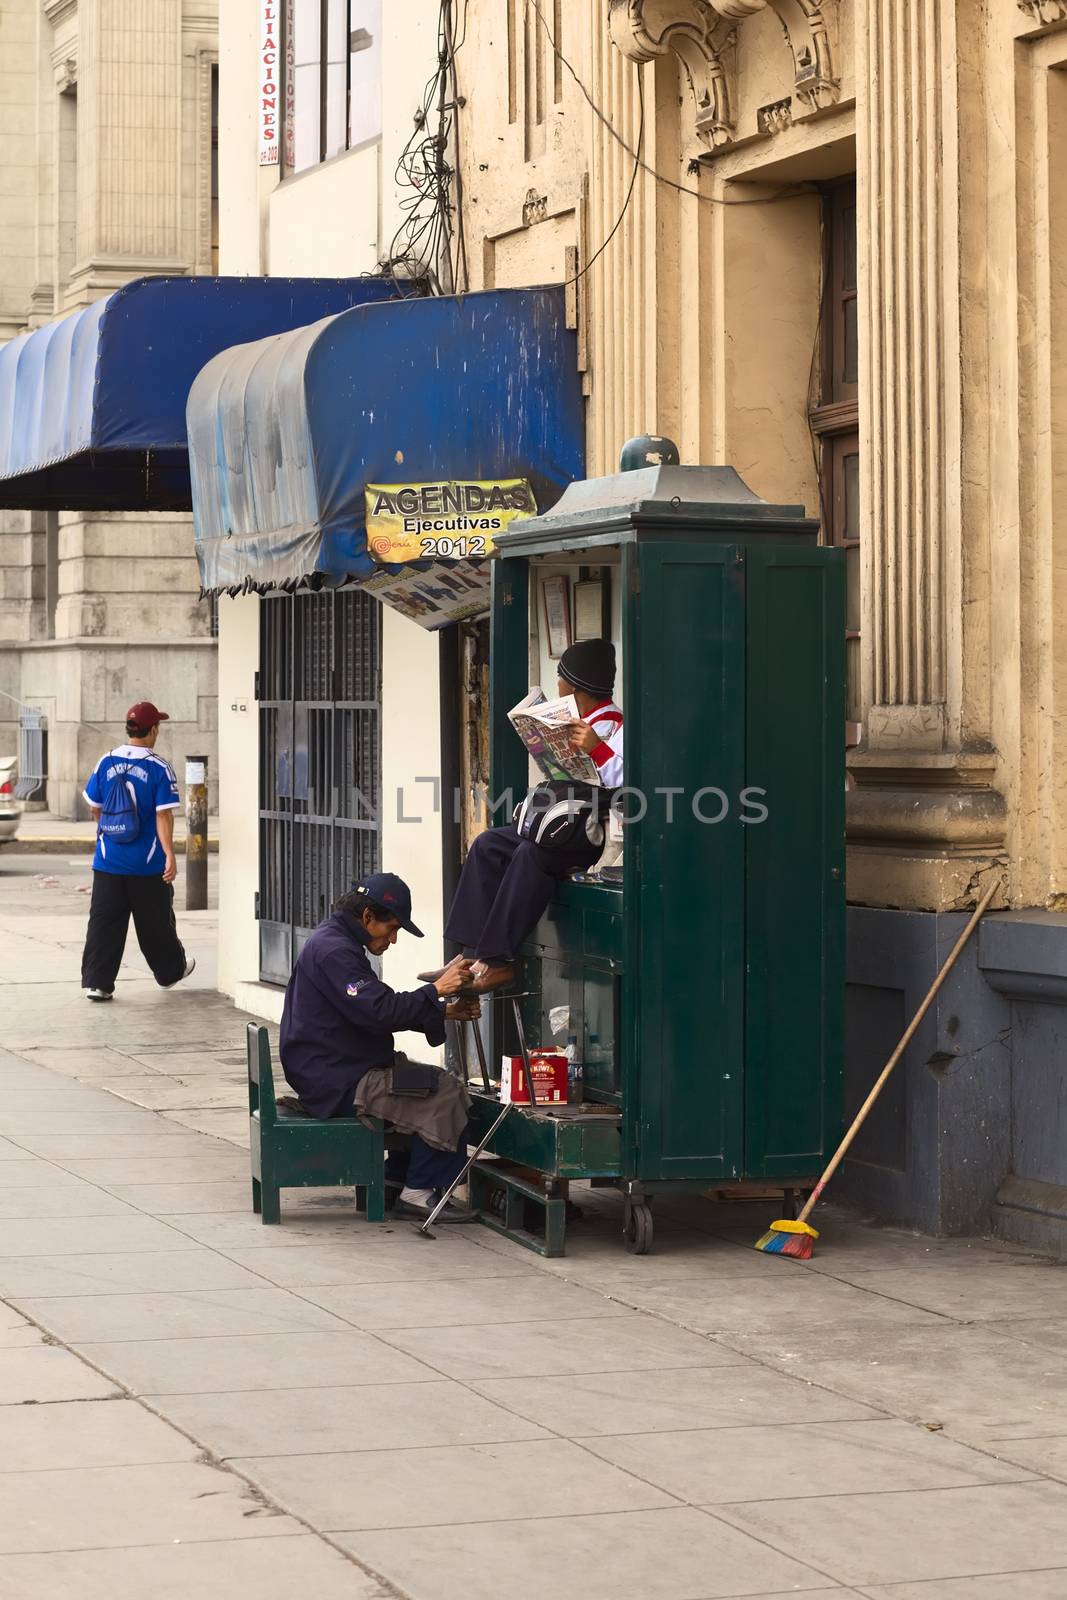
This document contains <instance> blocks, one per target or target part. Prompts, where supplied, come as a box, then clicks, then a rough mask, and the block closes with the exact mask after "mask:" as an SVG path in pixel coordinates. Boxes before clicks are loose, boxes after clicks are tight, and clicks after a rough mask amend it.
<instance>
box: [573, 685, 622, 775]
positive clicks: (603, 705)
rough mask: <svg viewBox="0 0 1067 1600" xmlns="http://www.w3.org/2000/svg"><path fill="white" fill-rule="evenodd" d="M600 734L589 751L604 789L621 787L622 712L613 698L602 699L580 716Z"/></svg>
mask: <svg viewBox="0 0 1067 1600" xmlns="http://www.w3.org/2000/svg"><path fill="white" fill-rule="evenodd" d="M582 721H583V722H587V723H588V724H589V726H590V727H591V728H592V729H593V730H594V731H595V732H596V733H598V734H599V735H600V743H599V744H595V745H594V746H593V748H592V750H591V751H590V755H591V756H592V758H593V760H594V762H595V763H596V766H597V769H598V771H599V773H600V781H601V783H602V784H603V785H604V787H605V789H620V788H621V787H622V712H621V711H620V710H619V708H618V706H617V705H616V704H615V702H614V701H613V700H602V701H601V702H600V704H599V705H598V706H594V707H593V709H592V711H587V712H586V714H585V716H584V717H583V718H582Z"/></svg>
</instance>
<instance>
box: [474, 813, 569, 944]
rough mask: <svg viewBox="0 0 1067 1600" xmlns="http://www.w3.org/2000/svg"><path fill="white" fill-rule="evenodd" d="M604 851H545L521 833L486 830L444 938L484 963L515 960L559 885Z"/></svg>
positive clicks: (509, 827)
mask: <svg viewBox="0 0 1067 1600" xmlns="http://www.w3.org/2000/svg"><path fill="white" fill-rule="evenodd" d="M599 855H600V847H599V846H596V845H590V844H582V845H578V846H575V848H574V849H573V850H567V851H562V850H560V851H557V850H542V848H541V846H540V845H536V844H531V843H530V841H529V840H528V839H520V838H519V833H518V829H517V828H515V827H513V826H512V824H511V823H508V824H507V826H506V827H503V828H487V829H486V830H485V832H484V833H480V834H479V835H478V837H477V838H476V839H475V841H474V843H473V844H472V845H471V847H470V849H469V851H468V852H467V859H466V861H465V862H464V863H463V872H462V874H461V876H460V880H459V886H458V888H457V889H456V895H455V899H454V900H453V901H452V908H451V910H450V911H449V913H448V922H447V923H446V924H445V938H446V939H451V940H453V941H454V942H455V943H456V944H460V945H462V946H463V948H464V950H465V951H466V953H467V954H468V955H473V956H477V957H478V959H479V960H481V961H489V962H497V963H505V962H511V961H513V960H514V959H515V957H516V956H517V955H518V953H519V949H520V947H521V946H522V943H523V941H524V940H525V939H526V938H527V937H528V936H529V935H530V934H531V933H532V932H533V930H534V928H535V927H536V926H537V924H538V922H539V921H540V920H541V918H542V917H543V916H544V914H545V912H546V911H547V909H548V903H549V901H550V900H551V899H552V895H553V892H554V890H555V887H556V883H557V882H558V880H559V879H560V878H565V877H566V876H567V874H568V873H570V872H575V871H578V870H579V869H580V868H583V867H591V866H592V865H593V862H594V861H595V860H596V859H597V857H598V856H599Z"/></svg>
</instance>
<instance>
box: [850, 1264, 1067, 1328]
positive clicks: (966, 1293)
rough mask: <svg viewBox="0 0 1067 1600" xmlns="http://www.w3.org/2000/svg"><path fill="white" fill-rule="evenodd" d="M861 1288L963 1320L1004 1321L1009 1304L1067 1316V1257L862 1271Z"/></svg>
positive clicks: (1024, 1314) (1018, 1311)
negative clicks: (1056, 1259) (1048, 1260)
mask: <svg viewBox="0 0 1067 1600" xmlns="http://www.w3.org/2000/svg"><path fill="white" fill-rule="evenodd" d="M852 1281H853V1283H854V1284H855V1285H856V1287H857V1288H859V1289H873V1290H874V1291H875V1292H876V1293H877V1294H879V1295H887V1296H889V1297H891V1298H892V1299H894V1300H897V1301H900V1302H903V1303H906V1304H908V1305H912V1306H918V1307H919V1308H920V1309H922V1310H924V1311H936V1312H938V1313H939V1315H941V1316H944V1317H954V1318H956V1319H957V1320H959V1321H961V1322H979V1321H983V1320H984V1321H990V1322H995V1321H999V1320H1000V1319H1001V1318H1002V1317H1003V1315H1004V1308H1005V1305H1010V1306H1011V1309H1012V1320H1013V1321H1014V1320H1015V1318H1016V1317H1018V1318H1039V1317H1040V1318H1067V1263H1060V1262H1037V1263H1035V1262H1033V1261H1032V1260H1031V1261H1028V1262H1019V1261H1016V1262H1006V1263H1004V1264H998V1265H996V1266H964V1267H923V1268H920V1269H917V1270H916V1269H898V1270H894V1271H879V1272H872V1273H861V1274H858V1275H857V1276H856V1277H855V1278H854V1279H853V1280H852Z"/></svg>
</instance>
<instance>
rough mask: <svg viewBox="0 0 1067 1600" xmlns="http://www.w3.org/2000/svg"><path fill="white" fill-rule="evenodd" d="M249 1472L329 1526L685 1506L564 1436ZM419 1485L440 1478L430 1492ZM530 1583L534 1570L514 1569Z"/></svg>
mask: <svg viewBox="0 0 1067 1600" xmlns="http://www.w3.org/2000/svg"><path fill="white" fill-rule="evenodd" d="M237 1465H238V1468H239V1470H240V1471H241V1473H242V1474H243V1475H244V1476H245V1477H248V1478H251V1480H252V1482H253V1483H255V1484H258V1486H259V1487H260V1488H261V1489H262V1490H263V1491H264V1492H265V1493H266V1494H267V1495H269V1496H270V1498H271V1499H272V1500H273V1501H274V1502H275V1503H276V1504H278V1505H281V1506H284V1507H285V1508H286V1509H287V1510H288V1511H291V1512H293V1513H294V1514H295V1515H296V1516H299V1517H302V1518H304V1519H305V1520H306V1521H307V1522H310V1524H311V1525H312V1527H315V1528H321V1529H323V1530H325V1531H328V1532H329V1531H334V1530H339V1529H346V1530H352V1531H354V1530H357V1529H366V1528H419V1527H434V1526H445V1527H447V1526H449V1525H450V1524H452V1523H456V1522H469V1521H471V1520H472V1519H477V1520H478V1521H480V1522H500V1521H508V1520H511V1519H514V1518H516V1517H520V1518H523V1519H524V1518H526V1517H534V1518H538V1517H565V1516H587V1515H590V1514H592V1513H595V1512H603V1511H641V1510H650V1509H652V1508H654V1507H658V1506H672V1505H676V1504H677V1501H676V1500H673V1499H672V1498H671V1496H670V1495H668V1494H664V1493H663V1492H662V1490H660V1489H657V1488H654V1487H653V1486H652V1485H650V1484H649V1483H647V1482H645V1483H642V1482H641V1481H640V1480H639V1479H638V1478H636V1477H634V1476H633V1475H631V1474H630V1473H628V1472H620V1471H619V1470H618V1468H616V1467H612V1466H610V1465H608V1464H607V1463H606V1462H603V1461H598V1460H597V1459H596V1458H595V1457H592V1456H590V1455H589V1453H588V1452H587V1451H585V1450H583V1449H582V1448H581V1447H580V1446H579V1445H575V1444H570V1443H568V1442H566V1441H565V1440H562V1439H537V1440H533V1441H523V1442H520V1443H515V1444H480V1445H454V1446H451V1447H447V1446H446V1447H443V1448H438V1449H430V1450H372V1451H364V1452H359V1451H354V1452H353V1451H349V1452H344V1453H333V1454H329V1455H314V1456H271V1457H264V1458H260V1459H253V1460H249V1461H241V1462H238V1463H237ZM413 1484H432V1485H433V1491H432V1493H431V1494H430V1496H429V1497H428V1499H423V1497H422V1496H421V1495H419V1494H417V1493H416V1494H413V1493H412V1486H413ZM515 1579H516V1582H517V1583H518V1584H519V1585H520V1586H521V1587H522V1588H525V1587H526V1583H525V1575H524V1574H523V1573H521V1572H516V1573H515Z"/></svg>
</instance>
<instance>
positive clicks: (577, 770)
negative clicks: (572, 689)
mask: <svg viewBox="0 0 1067 1600" xmlns="http://www.w3.org/2000/svg"><path fill="white" fill-rule="evenodd" d="M508 721H509V722H510V723H511V726H512V727H513V728H514V729H515V732H516V733H517V734H518V736H519V738H520V739H521V740H522V742H523V744H524V745H525V746H526V749H527V750H528V751H529V753H530V756H531V757H532V759H533V760H534V761H535V762H536V764H537V766H538V767H539V768H540V770H541V772H542V774H543V775H544V776H545V777H546V778H555V779H568V778H569V779H571V780H572V781H573V782H575V783H595V784H599V783H600V773H599V771H598V769H597V765H596V762H595V761H594V760H593V759H592V757H591V756H587V755H586V753H585V751H584V750H575V749H574V748H573V746H572V745H571V742H570V734H569V732H568V729H567V724H568V723H571V722H580V721H581V715H580V713H579V711H578V704H577V701H576V700H575V698H574V696H573V695H572V694H566V695H563V697H562V698H561V699H559V700H549V699H547V698H546V696H545V692H544V690H543V689H542V688H541V687H540V686H538V687H536V688H533V689H531V690H530V692H529V694H527V695H524V696H523V698H522V699H521V700H520V701H519V703H518V705H517V706H512V708H511V710H510V711H509V712H508Z"/></svg>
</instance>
